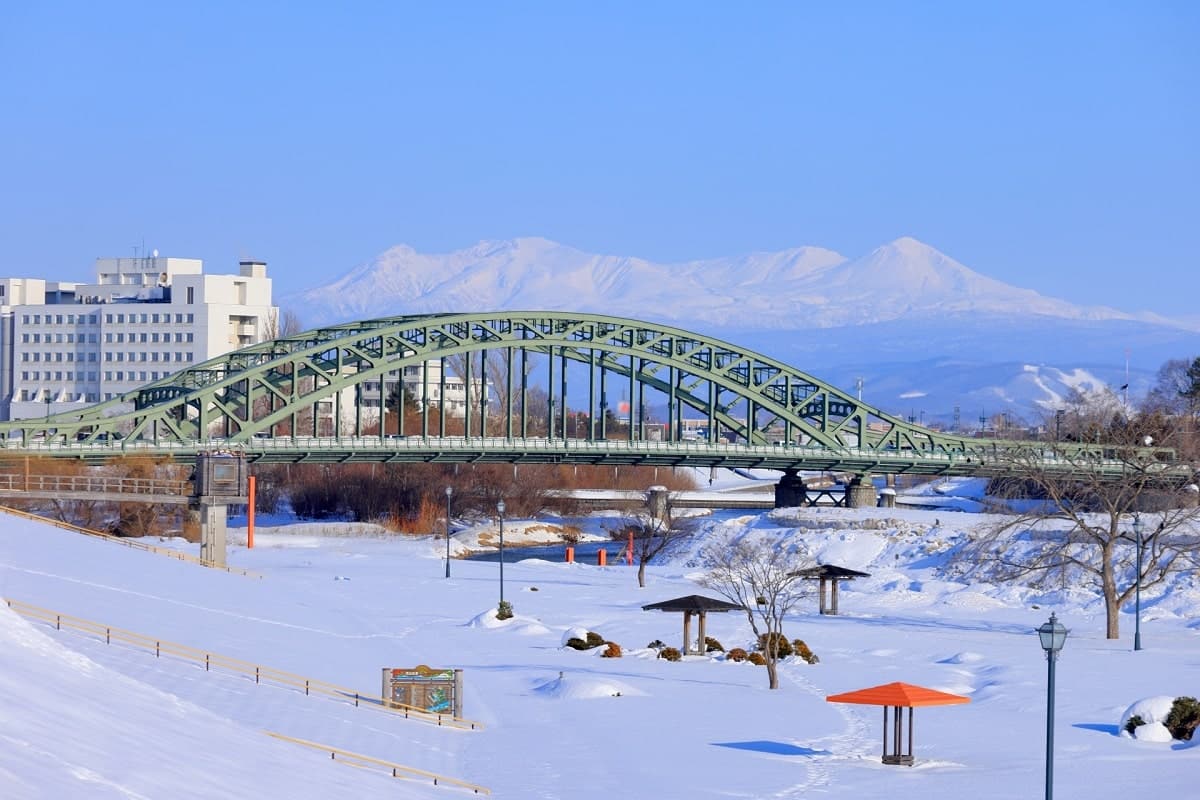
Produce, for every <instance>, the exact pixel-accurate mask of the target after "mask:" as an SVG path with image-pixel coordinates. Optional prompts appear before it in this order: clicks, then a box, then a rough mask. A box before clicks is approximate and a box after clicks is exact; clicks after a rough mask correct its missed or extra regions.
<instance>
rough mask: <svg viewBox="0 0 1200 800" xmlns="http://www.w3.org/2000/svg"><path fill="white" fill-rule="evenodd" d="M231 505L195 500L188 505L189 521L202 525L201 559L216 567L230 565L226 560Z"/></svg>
mask: <svg viewBox="0 0 1200 800" xmlns="http://www.w3.org/2000/svg"><path fill="white" fill-rule="evenodd" d="M228 519H229V506H227V505H224V504H223V503H208V502H205V501H204V500H199V501H198V502H196V501H193V502H192V503H191V504H190V505H188V522H189V523H191V524H194V525H198V526H199V527H200V560H201V561H203V562H204V563H205V564H209V565H211V566H214V567H222V568H224V567H226V566H228V565H227V563H226V560H225V544H226V542H225V539H226V523H227V522H228Z"/></svg>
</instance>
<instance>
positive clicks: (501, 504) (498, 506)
mask: <svg viewBox="0 0 1200 800" xmlns="http://www.w3.org/2000/svg"><path fill="white" fill-rule="evenodd" d="M496 513H497V514H499V515H500V605H501V606H503V605H504V501H503V500H501V501H500V502H498V503H496Z"/></svg>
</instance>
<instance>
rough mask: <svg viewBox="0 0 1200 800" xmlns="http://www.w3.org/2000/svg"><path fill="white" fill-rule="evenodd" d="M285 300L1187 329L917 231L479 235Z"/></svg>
mask: <svg viewBox="0 0 1200 800" xmlns="http://www.w3.org/2000/svg"><path fill="white" fill-rule="evenodd" d="M281 302H282V303H283V304H285V305H287V304H294V305H297V306H300V307H304V308H307V309H320V308H325V309H327V313H324V314H321V313H320V312H318V314H317V318H316V319H314V320H313V322H315V323H316V324H327V323H331V322H337V321H344V320H347V319H365V318H373V317H385V316H394V315H398V314H405V313H430V312H443V311H454V310H468V309H469V310H480V309H487V310H505V309H546V310H571V311H581V312H592V313H607V314H614V315H618V316H629V317H634V318H641V319H647V320H657V321H663V322H670V323H672V324H688V323H691V324H703V325H711V326H716V327H719V328H724V327H729V326H731V325H732V326H735V327H747V326H750V327H754V328H762V329H799V330H804V329H813V328H831V327H838V326H842V325H861V324H872V323H879V322H886V321H891V320H896V319H903V318H905V317H908V316H921V315H928V314H948V313H960V314H963V313H966V314H971V313H989V314H992V313H999V314H1006V315H1015V316H1043V317H1056V318H1061V319H1074V320H1103V319H1112V320H1142V321H1146V322H1153V323H1155V324H1160V325H1168V326H1172V327H1180V328H1185V329H1188V328H1191V325H1190V324H1189V323H1188V322H1183V321H1177V320H1169V319H1164V318H1162V317H1159V316H1157V315H1153V314H1144V313H1142V314H1133V313H1128V312H1124V311H1120V310H1117V309H1114V308H1110V307H1107V306H1079V305H1075V304H1072V303H1070V302H1068V301H1065V300H1060V299H1057V298H1050V297H1046V296H1044V295H1041V294H1039V293H1037V292H1035V291H1033V290H1031V289H1025V288H1020V287H1015V286H1011V285H1009V284H1006V283H1003V282H1002V281H999V280H996V279H994V278H990V277H988V276H985V275H981V274H980V273H977V272H974V271H973V270H971V269H970V268H968V267H967V266H965V265H963V264H962V263H961V262H959V261H956V260H955V259H953V258H951V257H949V256H947V255H945V254H944V253H941V252H940V251H938V250H936V249H935V248H933V247H931V246H930V245H928V244H925V243H923V242H920V241H918V240H916V239H914V238H912V237H907V236H906V237H900V238H899V239H896V240H894V241H892V242H889V243H887V244H884V245H881V246H880V247H877V248H875V249H874V250H872V251H871V252H870V253H867V254H866V255H864V256H861V257H858V258H854V259H851V258H847V257H846V256H844V255H842V254H840V253H837V252H836V251H833V250H829V249H826V248H821V247H814V246H801V247H794V248H788V249H785V250H780V251H773V252H772V251H758V252H753V253H749V254H746V255H742V256H733V257H723V258H709V259H697V260H692V261H683V262H669V263H658V262H653V261H649V260H647V259H643V258H639V257H636V256H619V255H603V254H594V253H587V252H585V251H582V250H579V249H577V248H574V247H571V246H569V245H564V244H561V243H558V242H554V241H551V240H549V239H545V238H540V237H519V238H514V239H505V240H482V241H480V242H478V243H476V244H475V245H472V246H471V247H467V248H462V249H459V250H455V251H452V252H449V253H421V252H419V251H417V250H416V249H414V248H412V247H411V246H409V245H406V244H400V245H395V246H393V247H390V248H388V249H387V250H385V251H384V252H383V253H381V254H379V255H378V256H376V257H375V258H374V259H372V260H370V261H367V262H364V263H363V264H360V265H358V266H356V267H354V268H353V269H351V270H349V271H348V272H346V273H345V274H343V275H342V276H340V277H339V278H337V279H335V280H334V281H332V282H330V283H328V284H325V285H323V286H318V287H313V288H311V289H308V290H304V291H301V292H296V293H293V294H291V295H286V296H285V297H284V298H283V299H282V301H281Z"/></svg>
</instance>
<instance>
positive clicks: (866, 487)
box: [846, 472, 876, 508]
mask: <svg viewBox="0 0 1200 800" xmlns="http://www.w3.org/2000/svg"><path fill="white" fill-rule="evenodd" d="M875 500H876V496H875V482H874V481H873V480H871V474H870V473H869V472H868V473H867V474H865V475H855V476H854V477H853V478H851V479H850V483H849V484H847V485H846V508H874V507H875Z"/></svg>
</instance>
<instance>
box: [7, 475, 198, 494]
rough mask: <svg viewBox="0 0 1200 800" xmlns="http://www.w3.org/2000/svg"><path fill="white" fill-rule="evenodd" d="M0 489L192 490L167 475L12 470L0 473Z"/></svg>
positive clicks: (104, 491) (95, 491)
mask: <svg viewBox="0 0 1200 800" xmlns="http://www.w3.org/2000/svg"><path fill="white" fill-rule="evenodd" d="M0 491H12V492H40V493H47V492H80V493H82V492H92V493H96V494H131V495H170V496H187V495H190V494H192V483H191V481H180V480H170V479H166V478H122V477H118V476H115V475H33V474H30V475H26V474H17V473H9V474H0Z"/></svg>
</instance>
